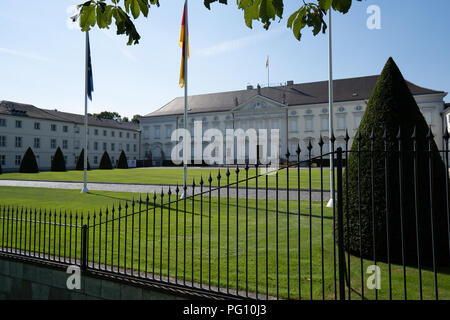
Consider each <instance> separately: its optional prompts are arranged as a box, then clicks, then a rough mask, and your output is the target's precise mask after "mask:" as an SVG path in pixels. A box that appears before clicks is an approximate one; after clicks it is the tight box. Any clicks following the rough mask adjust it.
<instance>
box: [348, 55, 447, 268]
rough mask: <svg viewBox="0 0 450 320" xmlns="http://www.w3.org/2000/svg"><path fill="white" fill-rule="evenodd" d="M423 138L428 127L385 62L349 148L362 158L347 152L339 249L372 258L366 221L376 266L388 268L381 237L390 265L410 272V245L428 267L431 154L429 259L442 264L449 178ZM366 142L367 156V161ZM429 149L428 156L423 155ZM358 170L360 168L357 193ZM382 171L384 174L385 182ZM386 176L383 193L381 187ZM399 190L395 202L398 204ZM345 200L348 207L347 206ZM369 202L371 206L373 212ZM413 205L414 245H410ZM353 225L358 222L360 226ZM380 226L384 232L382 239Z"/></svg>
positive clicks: (413, 261)
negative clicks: (381, 263)
mask: <svg viewBox="0 0 450 320" xmlns="http://www.w3.org/2000/svg"><path fill="white" fill-rule="evenodd" d="M399 128H401V135H400V136H399V137H401V148H402V151H404V152H402V155H401V157H402V162H401V168H402V169H401V173H402V174H401V182H402V183H401V184H400V183H399V182H400V177H399V176H400V169H399V167H400V166H399V156H398V154H399V153H398V152H395V151H398V150H399V149H398V148H399V139H398V134H399ZM414 130H415V136H416V141H417V150H420V151H422V152H419V155H418V156H417V167H416V169H417V170H416V172H417V180H416V181H417V184H416V185H417V190H416V191H417V198H416V197H415V188H414V186H415V184H414V179H415V178H414V169H415V165H414V156H413V154H412V153H411V151H412V150H413V147H414V143H413V141H414V140H413V139H412V138H411V137H412V135H413V132H414ZM372 133H373V136H372V138H371V135H372ZM428 133H429V128H428V125H427V123H426V121H425V119H424V117H423V115H422V113H421V112H420V109H419V107H418V106H417V104H416V102H415V100H414V97H413V96H412V94H411V92H410V91H409V88H408V86H407V83H406V81H405V80H404V78H403V76H402V74H401V72H400V70H399V69H398V67H397V65H396V64H395V62H394V60H393V59H392V58H389V60H388V61H387V63H386V65H385V67H384V69H383V72H382V74H381V76H380V77H379V78H378V81H377V83H376V85H375V88H374V90H373V93H372V96H371V98H370V100H369V102H368V106H367V110H366V112H365V114H364V116H363V118H362V121H361V124H360V126H359V129H358V132H357V135H356V136H355V139H354V141H353V145H352V149H351V150H352V151H356V150H358V144H359V145H360V150H365V151H364V152H360V153H359V155H358V153H357V152H350V155H349V159H348V167H347V170H348V181H344V229H345V231H346V232H345V239H344V242H345V246H346V248H348V250H349V251H350V252H351V253H352V254H355V255H358V256H359V255H361V256H362V257H364V258H367V259H371V260H372V259H374V246H373V243H374V241H373V240H374V237H373V235H374V233H373V223H372V221H375V226H376V227H375V243H376V246H375V248H376V250H375V254H376V259H377V261H385V262H386V261H387V257H388V252H387V247H388V246H387V243H388V240H387V239H388V238H387V235H389V250H390V251H389V257H390V261H391V262H393V263H402V251H403V253H404V259H405V263H406V264H407V265H416V264H417V246H419V248H420V251H419V252H420V255H419V257H420V260H421V265H423V266H431V265H432V243H431V239H432V230H431V215H430V183H429V181H430V177H429V160H428V156H429V155H431V156H432V162H431V163H432V168H433V169H432V189H433V193H432V194H433V197H432V204H433V214H434V221H433V223H434V238H435V252H436V258H437V260H438V263H440V264H441V265H442V264H448V259H449V248H448V238H447V234H448V230H447V222H446V215H447V213H446V197H445V185H446V177H447V179H448V175H446V172H445V171H446V170H445V166H444V163H443V161H442V159H441V157H440V154H439V152H438V149H437V146H436V143H435V141H434V139H433V138H430V137H429V138H427V134H428ZM384 135H386V137H387V144H386V148H387V149H388V150H391V152H389V153H388V154H389V157H388V158H387V159H385V153H384V152H382V151H383V150H384V148H385V142H384ZM372 143H373V150H374V151H373V157H372V158H371V152H370V150H371V144H372ZM429 148H430V150H431V152H430V153H429V152H427V151H428V150H429ZM367 151H369V152H367ZM371 159H373V171H372V170H371V166H372V160H371ZM358 165H359V166H360V171H359V188H358ZM385 166H386V167H387V172H388V173H387V175H385ZM386 176H387V188H386V187H385V186H386V180H385V179H386ZM344 178H345V175H344ZM372 179H373V182H374V183H373V189H372ZM400 187H401V189H400ZM400 190H401V194H402V199H400ZM372 191H373V198H372ZM347 195H348V201H346V200H347V199H346V198H347ZM386 195H387V201H386ZM372 201H373V204H374V205H372ZM416 204H417V222H418V223H417V225H418V226H419V241H416V240H417V237H416V210H415V209H416ZM359 206H360V211H359ZM386 207H387V208H388V210H387V211H386ZM359 214H360V215H361V217H360V216H359ZM387 218H388V219H387ZM359 219H361V223H360V222H359ZM401 219H402V220H403V235H404V237H403V248H404V250H402V238H401V234H402V228H401V226H402V224H401ZM387 221H388V224H387V223H386V222H387ZM347 226H348V227H347ZM360 226H361V230H360V228H359V227H360ZM387 226H388V228H389V233H387ZM360 231H361V234H362V237H361V238H362V241H361V242H360ZM360 245H361V247H360Z"/></svg>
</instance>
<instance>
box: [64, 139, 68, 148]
mask: <svg viewBox="0 0 450 320" xmlns="http://www.w3.org/2000/svg"><path fill="white" fill-rule="evenodd" d="M67 145H68V144H67V140H63V149H67Z"/></svg>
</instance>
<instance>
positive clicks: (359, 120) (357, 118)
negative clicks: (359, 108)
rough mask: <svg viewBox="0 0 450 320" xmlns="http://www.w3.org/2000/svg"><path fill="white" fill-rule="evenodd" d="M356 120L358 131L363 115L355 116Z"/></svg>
mask: <svg viewBox="0 0 450 320" xmlns="http://www.w3.org/2000/svg"><path fill="white" fill-rule="evenodd" d="M354 119H355V129H358V127H359V124H360V122H361V119H362V114H355V116H354Z"/></svg>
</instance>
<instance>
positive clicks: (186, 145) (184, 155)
mask: <svg viewBox="0 0 450 320" xmlns="http://www.w3.org/2000/svg"><path fill="white" fill-rule="evenodd" d="M185 6H186V7H185V10H186V11H185V20H184V28H185V29H184V44H183V51H184V53H183V56H184V63H183V68H184V132H185V134H186V135H185V136H184V139H183V140H184V149H183V158H184V161H183V167H184V168H183V169H184V170H183V186H184V188H183V193H182V195H181V198H182V199H184V198H187V196H188V195H187V161H188V158H187V148H188V147H189V146H188V141H187V137H186V136H187V109H188V81H187V79H188V46H189V44H188V32H189V27H188V0H186V4H185ZM189 143H190V141H189Z"/></svg>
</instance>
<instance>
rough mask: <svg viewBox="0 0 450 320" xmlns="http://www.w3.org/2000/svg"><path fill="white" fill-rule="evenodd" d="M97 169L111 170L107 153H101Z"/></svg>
mask: <svg viewBox="0 0 450 320" xmlns="http://www.w3.org/2000/svg"><path fill="white" fill-rule="evenodd" d="M98 168H99V169H102V170H111V169H112V163H111V159H110V158H109V155H108V152H107V151H106V150H105V152H103V155H102V159H101V160H100V165H99V167H98Z"/></svg>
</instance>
